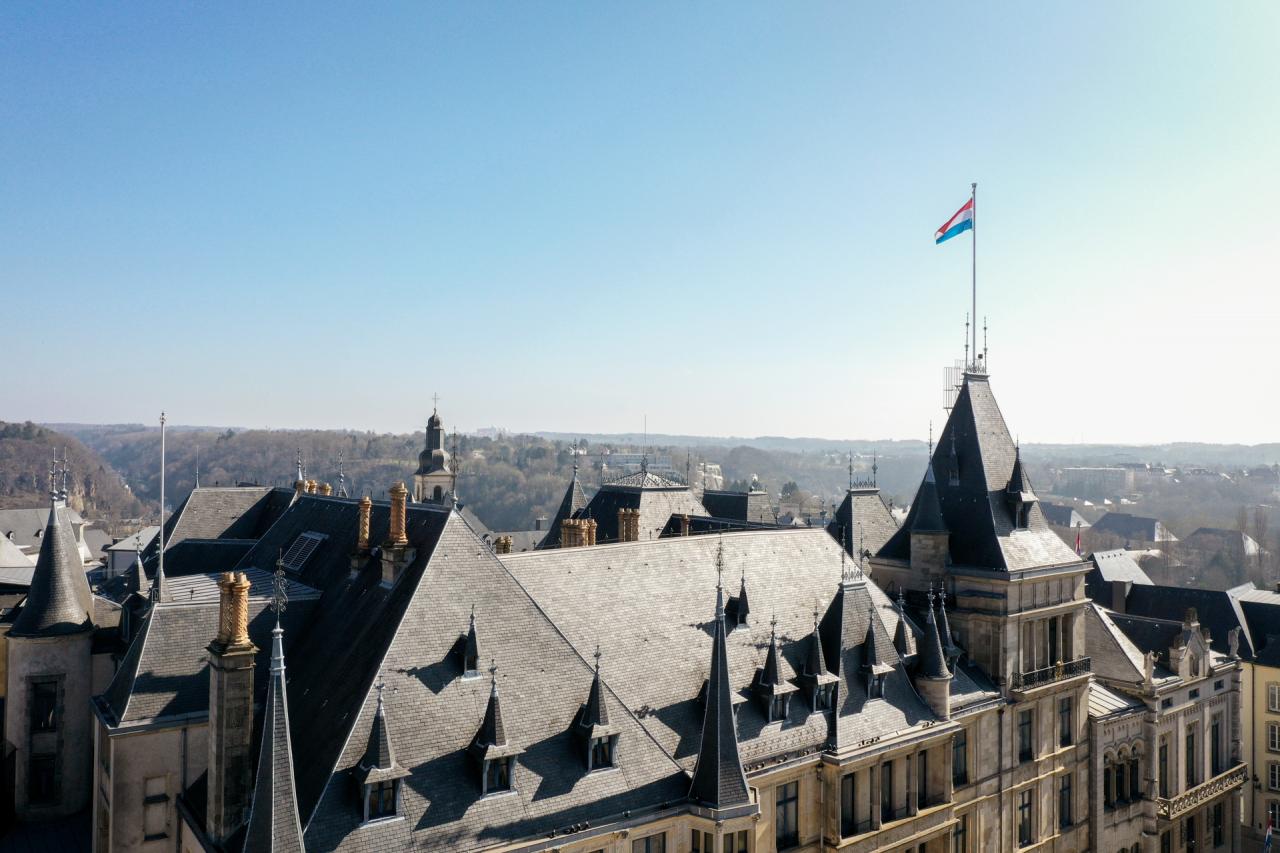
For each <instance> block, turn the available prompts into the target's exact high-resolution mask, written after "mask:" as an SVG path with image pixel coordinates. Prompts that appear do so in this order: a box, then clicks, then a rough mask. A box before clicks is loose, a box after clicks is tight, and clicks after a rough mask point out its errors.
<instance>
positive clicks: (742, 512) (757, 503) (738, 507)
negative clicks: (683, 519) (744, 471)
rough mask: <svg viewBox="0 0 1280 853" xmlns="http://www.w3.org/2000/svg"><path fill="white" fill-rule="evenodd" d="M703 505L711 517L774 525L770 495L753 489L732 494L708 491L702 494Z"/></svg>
mask: <svg viewBox="0 0 1280 853" xmlns="http://www.w3.org/2000/svg"><path fill="white" fill-rule="evenodd" d="M702 505H703V506H704V507H706V510H707V513H708V514H709V515H712V516H715V517H718V518H732V519H734V520H736V521H751V522H755V523H756V524H774V523H775V522H776V519H775V518H774V515H773V507H772V506H770V504H769V493H768V492H763V491H760V490H759V489H752V490H751V491H749V492H730V491H725V490H722V489H706V490H704V491H703V493H702Z"/></svg>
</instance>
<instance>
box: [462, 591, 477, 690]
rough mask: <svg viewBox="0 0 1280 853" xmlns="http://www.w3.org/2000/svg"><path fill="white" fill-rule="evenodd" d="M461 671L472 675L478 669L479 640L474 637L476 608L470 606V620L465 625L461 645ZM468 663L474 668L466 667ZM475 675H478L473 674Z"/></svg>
mask: <svg viewBox="0 0 1280 853" xmlns="http://www.w3.org/2000/svg"><path fill="white" fill-rule="evenodd" d="M462 655H463V658H462V669H463V671H464V672H466V673H472V672H474V670H476V669H479V668H480V667H479V663H480V640H479V639H478V638H477V637H476V606H475V605H474V604H473V605H471V619H470V621H469V622H468V623H467V636H466V639H465V640H463V645H462ZM468 662H472V663H474V664H475V666H474V668H473V667H470V666H468ZM474 674H475V675H479V674H480V673H478V672H475V673H474Z"/></svg>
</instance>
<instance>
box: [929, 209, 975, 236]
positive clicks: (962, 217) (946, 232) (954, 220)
mask: <svg viewBox="0 0 1280 853" xmlns="http://www.w3.org/2000/svg"><path fill="white" fill-rule="evenodd" d="M971 228H973V199H969V200H968V201H966V202H965V203H964V207H962V208H960V209H959V210H957V211H956V215H955V216H953V217H951V218H950V219H948V220H947V222H946V224H945V225H943V226H942V227H941V228H939V229H938V230H937V232H936V233H935V234H934V235H933V242H934V243H935V244H937V243H941V242H943V241H945V240H950V239H951V238H952V237H954V236H956V235H957V234H963V233H964V232H965V231H968V230H970V229H971Z"/></svg>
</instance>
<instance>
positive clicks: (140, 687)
mask: <svg viewBox="0 0 1280 853" xmlns="http://www.w3.org/2000/svg"><path fill="white" fill-rule="evenodd" d="M247 574H248V575H249V581H250V584H251V585H250V587H249V639H250V640H252V641H253V643H254V644H255V645H256V646H257V647H258V653H257V655H256V656H255V658H254V661H255V666H256V670H255V672H256V673H257V675H256V677H255V679H254V681H255V687H256V691H257V694H258V695H259V696H262V695H263V694H264V693H265V691H266V688H267V681H268V679H267V673H269V671H270V667H269V664H270V654H271V629H272V628H273V627H275V615H274V613H273V612H272V611H271V610H270V609H269V605H270V601H271V599H270V594H271V577H270V576H269V575H267V574H266V573H265V572H260V571H249V572H247ZM217 580H218V579H217V576H216V575H207V576H196V577H186V578H175V579H173V580H168V579H166V583H169V584H187V585H188V586H184V587H180V590H181V592H180V594H179V595H178V596H177V597H176V598H175V600H174V601H173V602H172V603H167V604H157V605H154V606H153V607H152V608H151V611H150V613H149V615H148V616H147V617H146V618H145V620H144V621H143V623H142V625H141V626H140V627H139V628H138V630H137V632H136V634H135V636H134V638H133V641H132V642H131V643H130V644H129V649H128V651H127V652H126V653H125V656H124V658H123V659H121V661H120V665H119V667H118V668H117V670H116V674H115V677H114V678H112V680H111V683H110V684H109V685H108V686H107V689H106V690H105V691H104V692H103V694H102V695H101V696H100V697H98V698H97V699H95V703H96V704H97V706H98V708H99V711H100V712H101V713H102V715H103V718H104V720H105V721H106V722H107V724H108V725H109V726H112V727H118V726H121V725H131V724H138V723H147V722H152V721H155V720H159V719H163V718H166V717H173V716H175V715H180V714H204V713H207V712H208V710H209V662H208V652H207V651H206V647H207V646H208V645H209V643H210V642H212V640H213V638H214V637H215V636H217V634H218V594H217V592H218V588H217ZM197 586H199V587H203V588H204V591H203V592H201V593H199V594H197V595H187V594H186V593H187V591H188V590H189V589H192V588H195V587H197ZM289 596H290V600H289V606H288V607H287V608H286V610H285V613H284V618H283V622H284V625H285V627H286V628H289V629H290V632H291V634H296V626H298V625H301V624H304V623H305V622H306V621H307V619H308V617H309V616H310V614H311V612H312V611H313V609H314V607H315V606H316V605H317V603H318V601H317V599H318V594H317V593H316V591H314V590H307V589H305V588H304V587H302V586H300V585H296V584H295V585H291V587H290V591H289ZM189 601H190V602H193V603H188V602H189Z"/></svg>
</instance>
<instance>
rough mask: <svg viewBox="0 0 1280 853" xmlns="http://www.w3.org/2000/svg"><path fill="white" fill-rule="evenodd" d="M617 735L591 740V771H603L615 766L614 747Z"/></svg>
mask: <svg viewBox="0 0 1280 853" xmlns="http://www.w3.org/2000/svg"><path fill="white" fill-rule="evenodd" d="M617 739H618V736H617V735H608V736H606V737H597V738H592V739H591V766H590V767H589V768H588V769H589V770H602V769H604V768H606V767H612V766H613V745H614V743H615V742H616V741H617Z"/></svg>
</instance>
